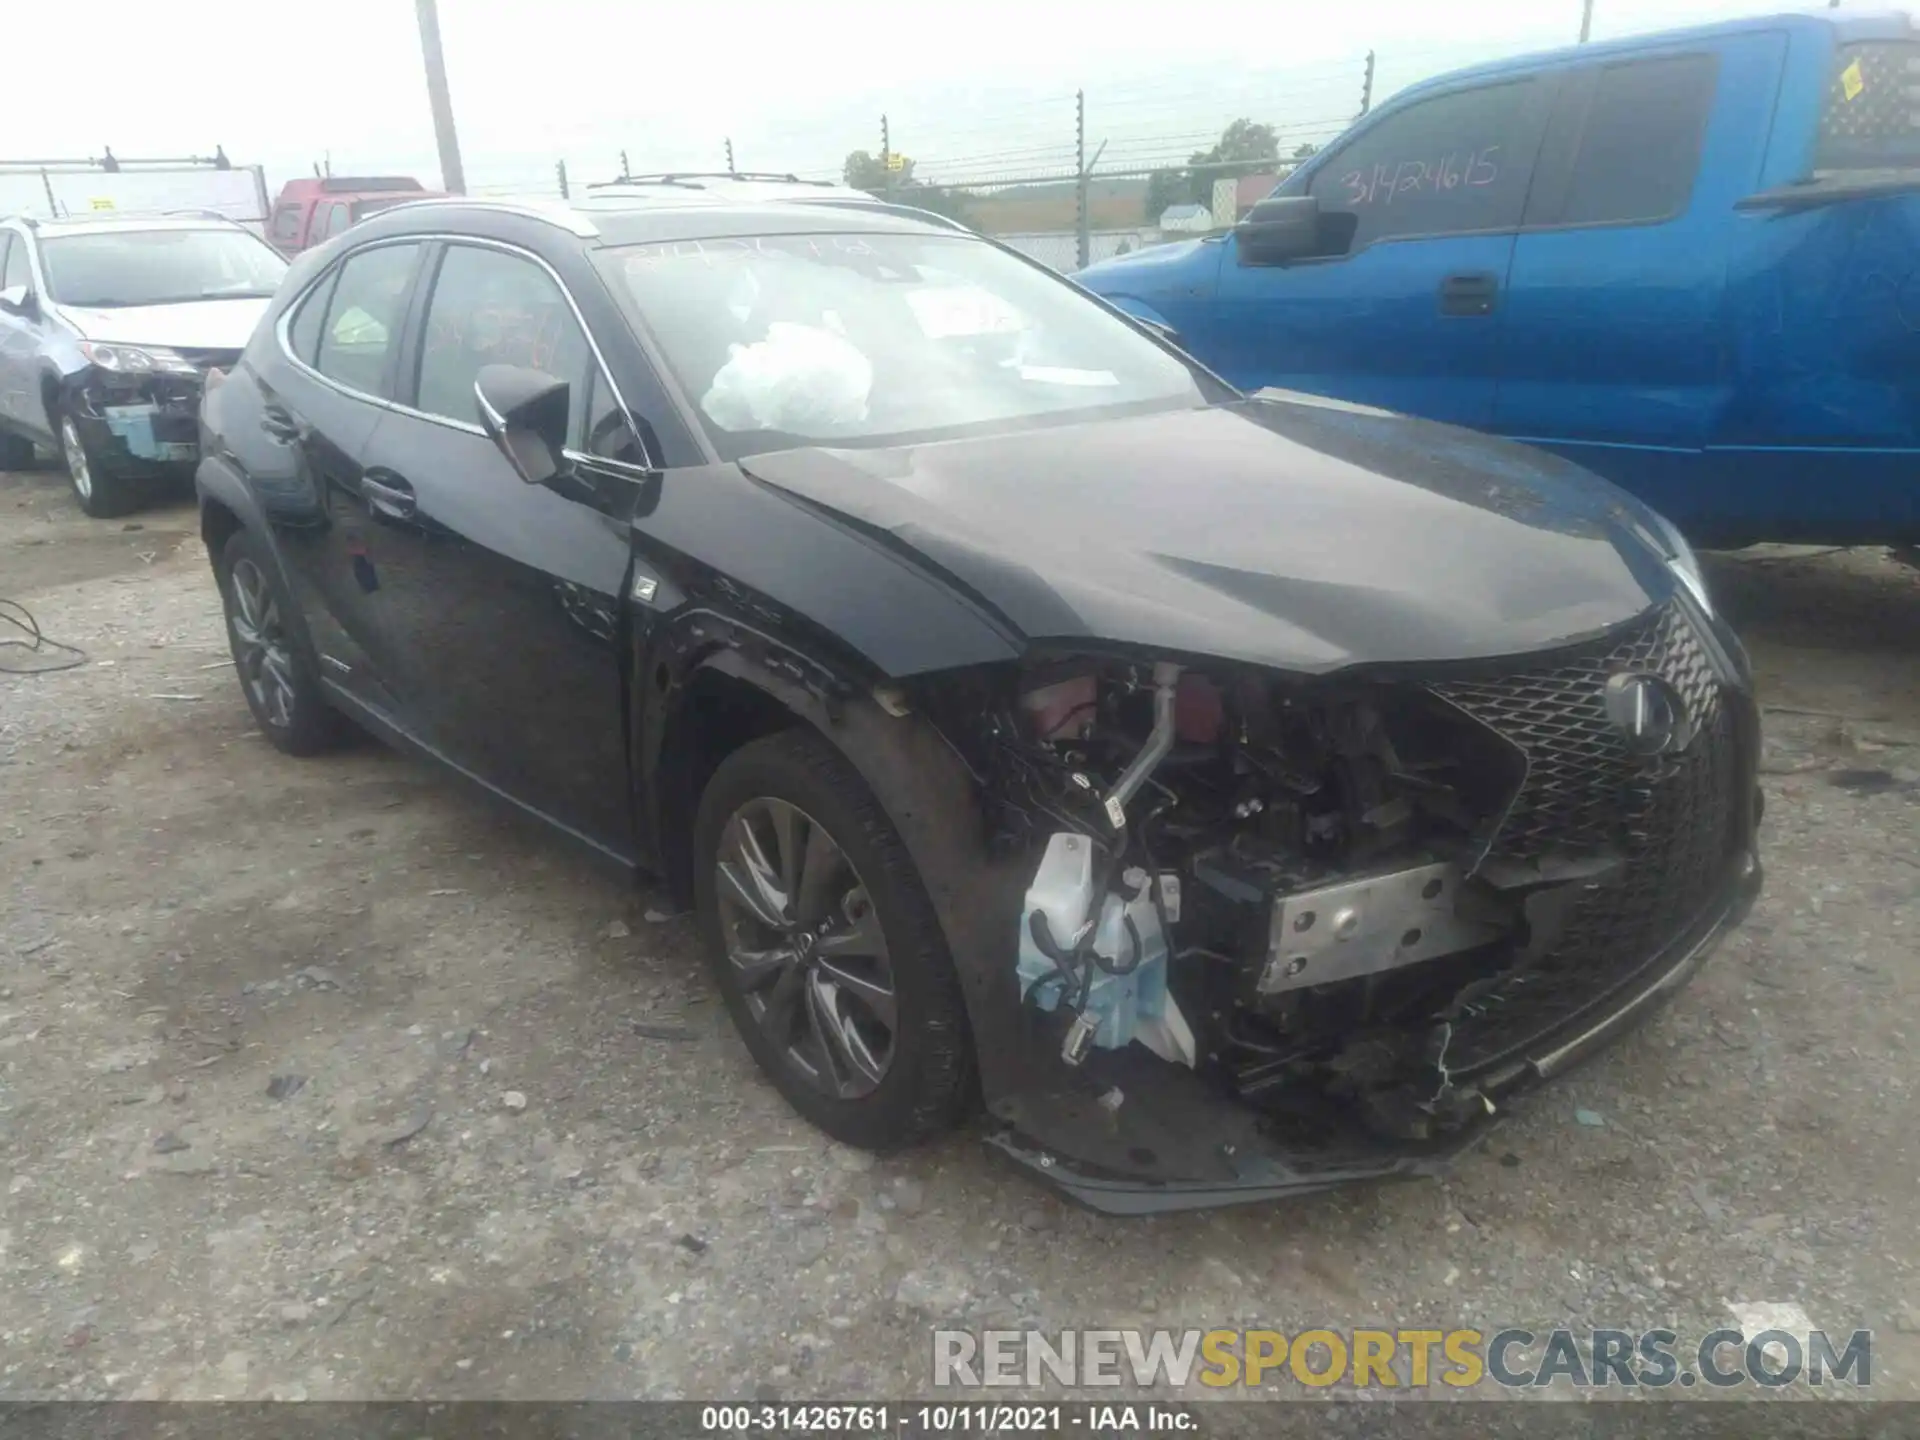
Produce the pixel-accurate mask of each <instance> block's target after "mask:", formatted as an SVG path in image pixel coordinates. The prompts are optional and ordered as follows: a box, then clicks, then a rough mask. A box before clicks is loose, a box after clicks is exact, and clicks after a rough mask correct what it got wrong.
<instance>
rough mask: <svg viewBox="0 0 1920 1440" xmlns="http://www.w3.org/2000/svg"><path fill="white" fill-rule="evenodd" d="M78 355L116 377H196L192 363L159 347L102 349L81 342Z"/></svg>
mask: <svg viewBox="0 0 1920 1440" xmlns="http://www.w3.org/2000/svg"><path fill="white" fill-rule="evenodd" d="M80 353H81V354H82V355H85V356H86V357H87V359H89V360H91V361H92V362H93V363H94V364H95V365H98V366H99V367H100V368H101V369H102V370H110V371H112V372H113V373H114V374H116V375H150V374H164V375H198V374H199V373H200V372H199V370H197V369H196V368H195V367H194V365H193V363H192V362H191V361H190V360H188V359H186V358H185V357H184V356H182V355H179V354H177V353H175V352H174V351H172V350H169V349H167V348H166V347H164V346H161V345H102V344H97V343H95V342H94V341H91V340H82V341H81V342H80Z"/></svg>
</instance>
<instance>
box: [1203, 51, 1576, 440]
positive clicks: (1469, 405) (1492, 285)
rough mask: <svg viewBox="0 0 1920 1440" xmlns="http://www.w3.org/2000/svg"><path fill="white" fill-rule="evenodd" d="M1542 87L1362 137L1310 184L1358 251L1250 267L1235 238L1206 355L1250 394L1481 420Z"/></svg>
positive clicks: (1420, 116) (1508, 89)
mask: <svg viewBox="0 0 1920 1440" xmlns="http://www.w3.org/2000/svg"><path fill="white" fill-rule="evenodd" d="M1551 85H1552V82H1551V81H1550V80H1549V79H1547V78H1544V77H1541V76H1525V77H1521V78H1518V79H1511V80H1501V81H1498V82H1494V83H1484V84H1481V85H1479V86H1476V87H1473V88H1468V89H1462V90H1455V91H1451V92H1448V93H1445V94H1440V95H1433V96H1429V97H1426V98H1423V99H1418V100H1414V101H1412V102H1410V103H1408V104H1406V105H1405V106H1402V107H1400V108H1398V109H1395V110H1392V111H1389V112H1386V113H1383V114H1382V115H1381V116H1380V117H1379V118H1378V119H1377V120H1376V121H1374V123H1372V124H1371V125H1368V126H1367V127H1365V128H1364V129H1361V130H1358V131H1356V132H1355V134H1354V135H1353V137H1352V138H1351V139H1349V140H1348V141H1347V142H1346V143H1345V144H1343V145H1342V146H1341V147H1340V148H1339V150H1338V151H1336V152H1335V153H1333V154H1331V155H1329V156H1327V157H1326V158H1325V159H1323V160H1320V161H1318V162H1317V163H1316V164H1315V166H1314V167H1313V170H1312V172H1311V175H1310V177H1309V179H1308V180H1307V181H1306V182H1305V183H1306V190H1307V193H1309V194H1311V195H1313V196H1314V197H1316V198H1317V199H1318V200H1319V202H1320V206H1321V210H1322V213H1323V216H1324V217H1325V219H1324V228H1323V234H1326V235H1328V236H1330V237H1335V240H1336V243H1338V241H1339V240H1340V239H1344V234H1343V232H1345V231H1348V230H1350V231H1351V240H1350V241H1347V242H1346V243H1345V244H1344V245H1342V247H1341V248H1340V251H1339V253H1338V254H1333V255H1328V256H1325V257H1322V258H1317V259H1312V260H1305V261H1295V262H1293V263H1291V264H1287V265H1257V264H1248V263H1247V261H1246V258H1245V256H1244V255H1243V254H1242V253H1241V250H1240V246H1239V242H1238V240H1237V238H1235V237H1232V236H1229V237H1228V239H1227V240H1226V242H1225V249H1226V253H1225V255H1224V256H1223V258H1222V262H1221V266H1220V280H1219V287H1218V291H1217V300H1216V315H1215V319H1214V323H1213V325H1212V327H1211V333H1212V336H1213V344H1212V346H1211V347H1210V348H1208V349H1207V350H1205V351H1204V352H1203V358H1205V359H1206V360H1207V361H1209V362H1210V363H1212V364H1213V365H1214V366H1215V367H1216V368H1217V369H1219V370H1220V371H1222V373H1224V374H1225V375H1226V377H1227V379H1229V380H1231V381H1232V382H1233V383H1234V384H1236V385H1238V386H1240V387H1241V388H1243V389H1248V390H1255V389H1259V388H1260V387H1262V386H1267V385H1274V386H1279V387H1281V388H1283V389H1294V390H1307V391H1312V392H1315V393H1318V394H1323V395H1335V396H1338V397H1340V398H1342V399H1346V400H1355V401H1360V402H1363V403H1366V404H1370V405H1379V406H1382V407H1384V408H1387V409H1391V410H1401V411H1406V412H1408V413H1410V414H1415V415H1424V416H1427V417H1429V418H1431V419H1436V420H1446V421H1451V422H1454V423H1457V424H1462V425H1485V424H1487V423H1488V421H1489V420H1490V419H1491V417H1492V414H1493V399H1494V388H1495V383H1496V378H1497V376H1498V373H1499V364H1500V334H1501V327H1502V323H1503V312H1504V308H1505V306H1504V290H1505V287H1506V283H1507V270H1508V265H1509V262H1510V261H1511V259H1512V256H1513V246H1514V232H1515V231H1516V230H1517V229H1518V227H1519V224H1520V215H1521V209H1522V206H1523V205H1524V204H1525V201H1526V196H1527V185H1528V182H1529V180H1530V178H1531V175H1532V171H1533V162H1534V156H1535V153H1536V151H1537V150H1538V148H1539V140H1540V134H1541V131H1542V129H1543V128H1544V125H1545V116H1546V108H1547V100H1548V92H1549V90H1550V89H1551ZM1284 188H1285V190H1286V191H1288V192H1291V190H1292V187H1291V186H1289V187H1284Z"/></svg>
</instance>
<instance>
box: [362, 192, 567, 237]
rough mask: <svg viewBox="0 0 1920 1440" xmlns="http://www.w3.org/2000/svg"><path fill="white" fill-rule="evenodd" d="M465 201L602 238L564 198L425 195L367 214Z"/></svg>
mask: <svg viewBox="0 0 1920 1440" xmlns="http://www.w3.org/2000/svg"><path fill="white" fill-rule="evenodd" d="M437 205H439V206H444V205H465V206H466V207H467V208H468V209H470V210H497V211H500V212H501V213H502V214H506V215H522V216H525V217H526V218H527V219H529V220H543V221H545V222H546V223H547V224H549V225H553V226H557V227H558V228H559V229H562V230H565V231H566V232H567V233H568V234H570V235H577V236H579V237H580V238H581V239H582V240H594V239H598V238H599V235H600V231H599V228H598V227H597V226H595V225H594V224H593V222H592V221H590V220H588V219H587V217H586V216H585V215H583V214H581V213H580V212H578V211H576V210H574V209H572V208H571V207H570V206H569V205H568V204H567V203H566V202H565V201H564V200H551V201H545V200H543V201H539V202H535V201H531V200H520V201H516V200H507V199H487V198H476V197H474V196H472V195H423V196H421V197H420V198H419V199H418V200H402V201H401V202H400V203H399V204H398V205H389V206H387V207H386V208H385V209H384V210H376V211H375V212H374V213H373V214H372V215H369V216H368V217H367V219H368V220H370V221H371V220H378V219H380V218H382V217H383V216H387V215H398V214H400V213H401V212H402V211H404V210H425V209H428V208H430V207H432V206H437Z"/></svg>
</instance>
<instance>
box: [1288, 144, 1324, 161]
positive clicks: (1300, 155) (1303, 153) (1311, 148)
mask: <svg viewBox="0 0 1920 1440" xmlns="http://www.w3.org/2000/svg"><path fill="white" fill-rule="evenodd" d="M1319 153H1320V147H1319V146H1318V145H1316V144H1314V143H1313V142H1312V141H1311V140H1303V141H1301V142H1300V143H1299V144H1298V145H1296V146H1294V147H1293V158H1294V159H1296V160H1311V159H1312V158H1313V157H1314V156H1316V155H1318V154H1319Z"/></svg>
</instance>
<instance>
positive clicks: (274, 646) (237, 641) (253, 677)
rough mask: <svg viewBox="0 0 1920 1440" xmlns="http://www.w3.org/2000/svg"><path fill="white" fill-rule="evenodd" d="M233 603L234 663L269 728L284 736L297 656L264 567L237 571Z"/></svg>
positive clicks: (239, 564) (246, 563) (248, 565)
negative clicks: (289, 642)
mask: <svg viewBox="0 0 1920 1440" xmlns="http://www.w3.org/2000/svg"><path fill="white" fill-rule="evenodd" d="M231 589H232V597H233V598H232V603H230V604H229V605H228V606H227V624H228V626H230V627H231V628H232V630H233V649H234V660H235V662H236V663H237V664H238V665H239V667H240V683H241V684H242V685H245V686H246V687H247V693H248V694H249V695H250V696H252V697H253V701H254V704H255V705H257V706H258V707H259V709H260V713H261V714H262V715H264V716H266V718H267V723H268V724H270V725H272V726H274V727H275V728H276V729H280V730H285V729H287V728H288V727H289V726H291V725H292V724H293V707H294V689H293V650H292V648H291V647H290V646H289V645H288V643H287V635H286V629H285V627H284V626H283V625H282V624H281V621H280V606H279V603H278V602H277V601H276V600H275V599H274V598H273V591H272V590H271V589H270V588H269V587H268V585H267V577H266V576H264V575H262V574H261V573H260V567H259V566H257V565H255V564H254V563H253V561H251V560H247V559H244V558H243V559H240V560H236V561H235V562H234V565H233V577H232V586H231Z"/></svg>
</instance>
